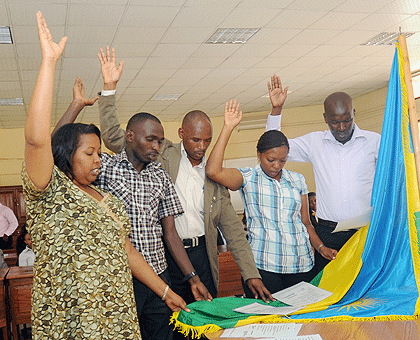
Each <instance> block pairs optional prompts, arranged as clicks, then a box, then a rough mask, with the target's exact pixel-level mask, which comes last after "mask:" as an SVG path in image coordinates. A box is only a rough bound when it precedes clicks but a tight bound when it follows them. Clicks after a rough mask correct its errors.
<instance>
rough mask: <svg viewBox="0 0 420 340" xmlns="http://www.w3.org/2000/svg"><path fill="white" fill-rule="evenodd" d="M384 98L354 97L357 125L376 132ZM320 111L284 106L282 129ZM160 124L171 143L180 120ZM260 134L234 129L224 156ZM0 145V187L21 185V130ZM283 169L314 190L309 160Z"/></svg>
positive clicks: (312, 123) (315, 121)
mask: <svg viewBox="0 0 420 340" xmlns="http://www.w3.org/2000/svg"><path fill="white" fill-rule="evenodd" d="M267 100H268V99H267ZM385 101H386V88H384V89H381V90H377V91H374V92H371V93H369V94H367V95H364V96H361V97H358V98H356V99H355V100H354V105H355V108H356V123H357V124H358V126H359V127H360V128H362V129H366V130H371V131H375V132H378V133H380V132H381V128H382V119H383V112H384V108H385ZM417 108H420V103H419V102H417ZM322 113H323V107H322V105H317V106H306V107H300V108H291V109H285V110H284V112H283V115H284V116H283V120H282V123H283V128H282V131H283V132H284V133H285V135H286V136H287V137H288V138H293V137H297V136H300V135H303V134H305V133H308V132H311V131H317V130H325V129H326V128H327V125H326V124H325V123H324V121H323V117H322ZM267 114H268V112H256V113H252V114H249V113H247V114H246V116H255V117H257V118H258V117H263V118H265V117H266V116H267ZM212 121H213V128H214V131H213V135H214V139H213V143H212V145H213V144H214V142H215V141H216V139H217V136H218V135H219V132H220V130H221V128H222V125H223V117H216V118H212ZM163 125H164V128H165V136H166V137H167V138H169V139H171V140H172V141H174V142H176V141H179V138H178V132H177V131H178V128H179V126H180V122H167V123H163ZM262 133H264V128H260V129H255V130H240V131H235V132H234V133H233V135H232V138H231V140H230V142H229V145H228V148H227V150H226V158H227V159H234V158H244V157H252V156H255V155H256V144H257V140H258V138H259V137H260V136H261V134H262ZM0 145H1V146H2V147H1V148H0V186H5V185H18V184H21V179H20V170H21V165H22V162H23V150H24V138H23V129H1V130H0ZM286 168H288V169H290V170H293V171H297V172H300V173H302V174H303V175H304V176H305V178H306V180H307V183H308V186H309V190H311V191H314V190H315V183H314V178H313V172H312V166H311V165H310V164H309V163H294V162H288V163H287V165H286Z"/></svg>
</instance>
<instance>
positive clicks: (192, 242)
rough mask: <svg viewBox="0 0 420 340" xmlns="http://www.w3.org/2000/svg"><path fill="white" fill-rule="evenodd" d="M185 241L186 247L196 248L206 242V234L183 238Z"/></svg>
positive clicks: (183, 241)
mask: <svg viewBox="0 0 420 340" xmlns="http://www.w3.org/2000/svg"><path fill="white" fill-rule="evenodd" d="M182 243H184V248H194V247H198V246H202V245H204V244H206V237H205V235H203V236H199V237H193V238H186V239H183V240H182Z"/></svg>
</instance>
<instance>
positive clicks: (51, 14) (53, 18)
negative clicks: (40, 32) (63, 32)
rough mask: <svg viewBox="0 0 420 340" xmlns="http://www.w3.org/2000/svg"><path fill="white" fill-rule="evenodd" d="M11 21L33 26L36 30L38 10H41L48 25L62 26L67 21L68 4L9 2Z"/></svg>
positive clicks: (16, 23)
mask: <svg viewBox="0 0 420 340" xmlns="http://www.w3.org/2000/svg"><path fill="white" fill-rule="evenodd" d="M8 5H9V9H10V17H11V23H12V25H13V26H17V25H20V26H32V27H33V29H34V30H35V32H36V16H35V13H36V12H37V11H41V12H42V15H43V16H44V18H45V20H46V21H47V23H48V25H51V26H62V25H64V24H65V22H66V15H67V4H66V3H63V4H57V3H51V2H36V3H34V2H31V3H28V2H25V4H24V6H23V5H22V3H19V2H17V1H13V2H9V3H8Z"/></svg>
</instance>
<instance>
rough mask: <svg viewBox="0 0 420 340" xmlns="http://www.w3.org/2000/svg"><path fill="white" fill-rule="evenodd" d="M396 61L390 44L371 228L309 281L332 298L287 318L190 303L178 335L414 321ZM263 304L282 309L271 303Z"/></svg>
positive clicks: (412, 170) (412, 235)
mask: <svg viewBox="0 0 420 340" xmlns="http://www.w3.org/2000/svg"><path fill="white" fill-rule="evenodd" d="M403 63H404V59H403V55H402V51H401V48H400V46H399V44H398V43H397V46H396V49H395V56H394V61H393V65H392V70H391V76H390V80H389V86H388V95H387V101H386V107H385V114H384V122H383V127H382V137H381V145H380V150H379V158H378V163H377V167H376V174H375V180H374V185H373V192H372V205H373V206H374V210H373V214H372V219H371V222H370V224H369V225H367V226H366V227H363V228H361V229H360V230H359V231H358V232H357V233H356V234H354V236H353V237H352V238H351V239H350V240H349V241H348V242H347V243H346V244H345V246H344V247H343V248H342V249H341V251H340V252H339V254H338V256H337V258H336V259H335V260H334V261H331V262H330V263H329V264H328V265H327V266H326V267H325V268H324V270H323V271H322V272H321V273H319V274H318V276H317V277H316V278H315V279H314V280H313V281H312V282H311V283H312V284H313V285H315V286H318V287H320V288H323V289H326V290H328V291H330V292H332V293H333V294H332V296H330V297H329V298H327V299H325V300H323V301H321V302H319V303H315V304H312V305H309V306H307V307H306V308H305V309H303V310H301V311H298V312H296V313H295V314H294V315H291V316H289V317H288V318H285V317H281V316H275V315H268V316H267V315H255V316H249V315H246V314H241V313H236V312H233V311H232V309H233V308H236V307H240V306H243V305H247V304H250V303H253V302H255V301H256V300H253V299H238V298H219V299H214V300H213V301H212V302H207V301H199V302H194V303H192V304H190V305H189V308H190V309H191V313H186V312H184V311H181V312H180V313H175V314H174V316H173V321H174V322H175V324H176V326H177V327H178V329H180V330H181V331H183V332H184V333H185V334H188V333H189V334H191V335H192V336H200V335H201V334H202V333H204V332H211V331H216V330H219V329H221V328H229V327H234V326H240V325H245V324H248V323H255V322H296V321H297V320H299V321H300V322H305V321H315V322H317V321H319V322H326V321H343V320H404V319H413V318H416V317H417V316H418V314H419V311H420V305H419V291H420V290H419V288H420V248H419V232H420V202H419V201H420V200H419V190H418V185H417V180H416V167H415V161H414V154H413V146H412V139H411V134H410V127H409V117H408V105H407V88H406V85H405V81H404V70H403ZM416 138H417V137H416ZM257 301H259V302H260V303H264V302H263V301H262V300H257ZM270 305H272V306H281V305H283V304H282V303H280V302H278V301H276V302H272V303H270Z"/></svg>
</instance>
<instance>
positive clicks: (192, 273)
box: [182, 272, 197, 283]
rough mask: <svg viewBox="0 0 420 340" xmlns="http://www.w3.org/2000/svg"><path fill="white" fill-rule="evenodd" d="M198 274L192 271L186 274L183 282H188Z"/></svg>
mask: <svg viewBox="0 0 420 340" xmlns="http://www.w3.org/2000/svg"><path fill="white" fill-rule="evenodd" d="M196 275H197V273H196V272H191V273H189V274H188V275H187V276H185V277H184V278H183V279H182V283H184V282H187V281H188V280H189V279H192V278H193V277H194V276H196Z"/></svg>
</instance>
